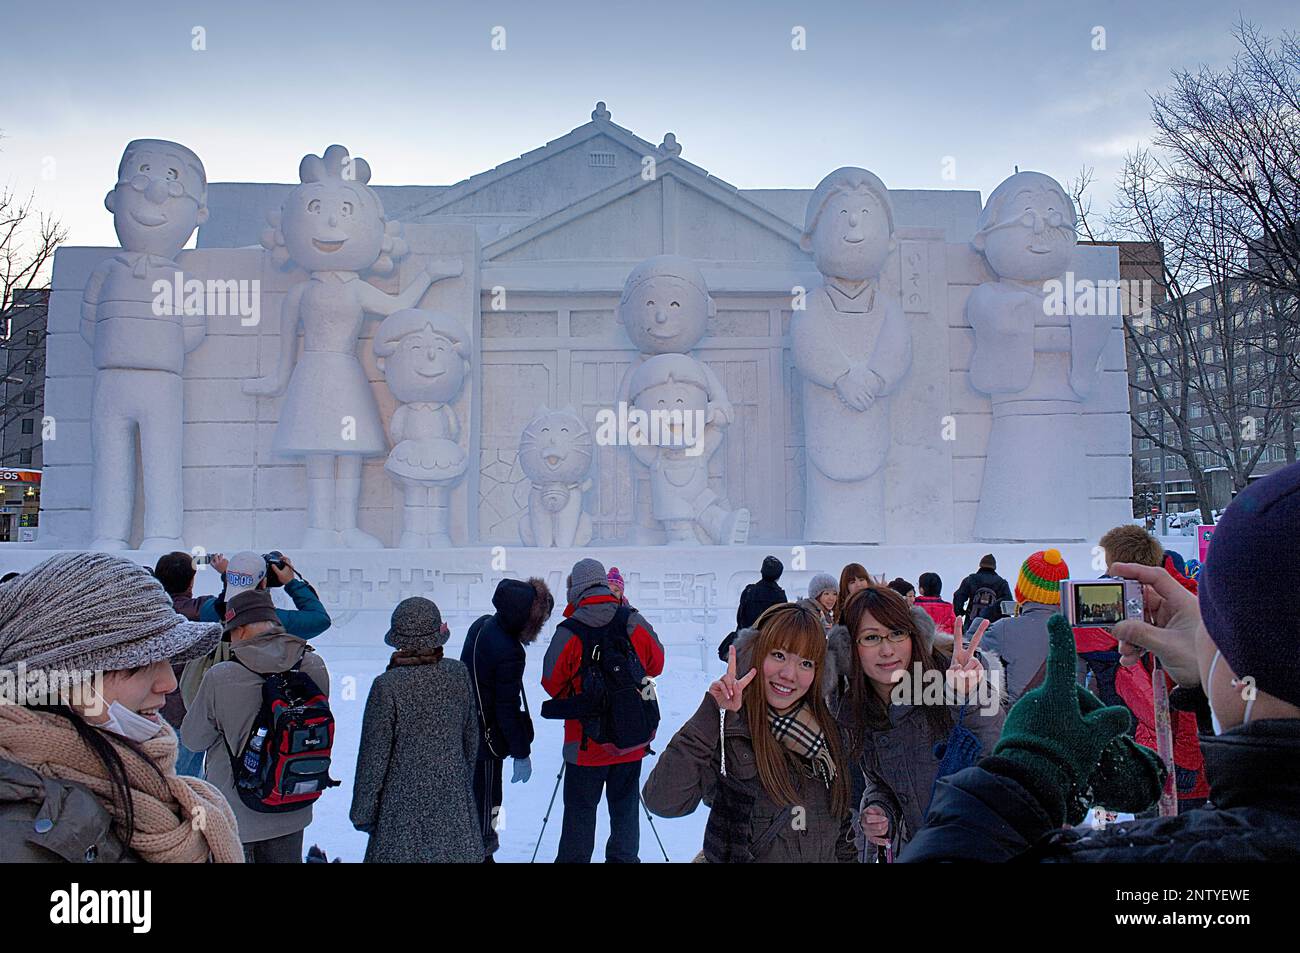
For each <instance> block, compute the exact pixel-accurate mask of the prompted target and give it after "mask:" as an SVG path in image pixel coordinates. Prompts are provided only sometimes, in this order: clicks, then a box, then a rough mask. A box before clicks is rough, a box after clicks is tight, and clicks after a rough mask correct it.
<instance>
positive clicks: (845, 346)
mask: <svg viewBox="0 0 1300 953" xmlns="http://www.w3.org/2000/svg"><path fill="white" fill-rule="evenodd" d="M896 244H897V243H896V240H895V238H894V212H893V207H892V205H891V203H890V199H889V192H888V191H887V190H886V188H885V185H884V183H883V182H881V181H880V179H879V178H877V177H876V176H875V175H873V174H872V173H870V172H868V171H866V170H865V169H857V168H851V167H848V168H842V169H836V170H835V171H834V172H832V173H831V174H830V175H828V176H826V178H824V179H822V181H821V182H820V183H819V184H818V186H817V188H816V189H815V190H814V191H813V194H812V197H811V198H810V199H809V201H808V212H807V216H806V219H805V225H804V233H803V237H802V238H801V239H800V246H801V247H802V248H803V249H804V250H805V251H811V252H812V255H813V261H814V263H815V264H816V265H817V270H818V271H819V272H821V279H822V280H821V283H820V284H819V285H817V286H816V287H813V288H809V289H808V291H807V296H806V300H805V302H804V304H805V307H804V309H802V310H799V309H796V310H795V312H794V315H793V318H792V320H791V323H790V335H791V339H792V342H793V349H794V361H795V366H796V367H798V369H799V372H800V374H801V375H802V376H803V419H804V446H805V452H806V454H807V467H806V468H805V469H806V474H807V476H806V480H807V500H806V503H805V515H804V538H805V539H806V540H808V541H809V542H814V543H880V542H882V541H883V536H884V526H885V519H884V516H885V494H884V476H885V473H884V471H885V462H886V458H887V457H888V455H889V446H890V403H891V401H890V400H889V395H890V394H892V393H893V392H894V390H895V389H896V388H897V387H898V385H899V383H900V382H901V381H902V379H903V378H904V377H905V376H906V374H907V372H908V369H909V368H910V366H911V361H912V340H911V334H910V331H909V328H908V326H907V322H906V320H905V319H904V317H903V312H902V309H901V308H900V307H899V305H898V302H897V301H895V300H893V298H892V297H888V296H886V295H885V294H884V293H882V291H881V288H880V276H881V272H882V270H883V268H884V265H885V261H886V260H887V259H888V258H889V256H890V254H891V253H892V252H893V250H894V248H895V247H896Z"/></svg>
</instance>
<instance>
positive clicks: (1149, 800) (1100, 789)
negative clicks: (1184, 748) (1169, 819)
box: [1079, 688, 1168, 814]
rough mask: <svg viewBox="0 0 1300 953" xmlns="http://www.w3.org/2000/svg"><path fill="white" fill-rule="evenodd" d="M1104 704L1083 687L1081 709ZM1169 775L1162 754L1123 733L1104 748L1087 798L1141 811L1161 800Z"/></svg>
mask: <svg viewBox="0 0 1300 953" xmlns="http://www.w3.org/2000/svg"><path fill="white" fill-rule="evenodd" d="M1102 707H1103V706H1102V703H1101V699H1099V698H1098V697H1097V696H1096V695H1093V694H1092V693H1091V692H1086V691H1084V690H1083V689H1082V688H1080V689H1079V710H1080V711H1082V712H1083V713H1084V714H1085V715H1086V714H1088V713H1089V712H1092V711H1097V710H1099V709H1100V708H1102ZM1167 774H1168V772H1167V771H1166V770H1165V763H1164V762H1163V761H1162V760H1160V755H1158V754H1156V753H1155V752H1154V751H1152V750H1151V749H1150V748H1148V747H1146V746H1144V745H1140V744H1138V743H1137V742H1136V741H1134V740H1133V739H1132V738H1130V737H1129V736H1128V735H1127V734H1123V735H1120V736H1119V737H1118V738H1116V739H1115V740H1113V741H1112V742H1111V743H1110V744H1108V745H1107V746H1106V748H1105V750H1103V751H1102V753H1101V761H1100V762H1099V763H1098V764H1097V768H1096V770H1095V771H1093V772H1092V777H1091V778H1089V779H1088V787H1089V789H1090V790H1089V792H1088V793H1087V794H1085V797H1084V799H1085V800H1087V801H1089V802H1091V804H1094V805H1097V806H1099V807H1104V808H1105V809H1106V810H1108V811H1124V812H1127V813H1129V814H1137V813H1138V812H1139V811H1145V810H1146V809H1147V808H1149V807H1150V806H1151V805H1152V804H1154V803H1155V802H1156V801H1158V800H1160V794H1161V792H1163V790H1164V786H1165V777H1166V775H1167Z"/></svg>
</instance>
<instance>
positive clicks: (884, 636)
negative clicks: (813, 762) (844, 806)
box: [828, 586, 1005, 860]
mask: <svg viewBox="0 0 1300 953" xmlns="http://www.w3.org/2000/svg"><path fill="white" fill-rule="evenodd" d="M976 645H977V643H976V642H975V641H974V640H972V642H971V644H970V645H965V644H962V645H955V644H954V642H953V639H952V636H943V635H939V636H936V634H935V629H934V622H933V620H932V619H930V617H929V616H928V615H926V613H925V612H924V611H923V610H921V609H914V608H909V607H908V605H907V601H906V600H905V599H904V598H903V597H902V596H901V595H899V594H898V593H897V592H895V591H894V590H892V589H889V588H887V587H884V586H872V587H869V588H867V589H863V590H861V591H859V592H857V593H855V594H854V595H853V596H852V597H851V598H850V599H849V600H848V602H847V603H846V604H845V606H844V612H843V616H842V618H841V622H840V624H838V625H836V626H835V627H834V628H832V629H831V634H830V639H829V647H828V651H829V652H831V653H832V655H834V656H835V657H837V658H839V659H840V660H841V661H840V662H839V663H838V666H839V667H842V668H843V669H844V670H845V671H846V672H847V679H846V680H845V681H846V682H847V686H846V687H844V688H843V690H842V691H841V692H839V693H838V695H837V697H835V698H834V699H832V702H831V708H832V710H833V711H834V712H835V713H836V719H837V721H838V722H839V725H840V729H841V731H842V732H843V739H844V746H845V751H846V755H845V757H846V759H847V760H848V762H849V764H850V766H851V768H850V775H851V781H852V785H853V795H852V797H853V803H854V810H855V814H856V818H855V824H854V826H855V829H857V830H859V832H860V836H859V847H860V850H861V853H862V859H864V860H877V859H882V858H881V856H880V855H881V854H884V855H885V857H884V858H883V859H892V856H896V855H897V854H898V851H899V850H901V849H902V846H903V845H904V844H905V843H906V842H907V841H908V839H909V838H910V837H911V835H912V834H914V833H915V832H916V831H918V830H919V829H920V827H921V821H922V819H923V818H924V817H925V812H926V809H927V808H928V807H929V806H930V795H931V789H932V788H933V787H934V783H935V780H936V778H937V777H938V776H939V771H940V766H941V762H940V756H939V754H938V753H936V750H935V746H936V745H938V744H946V743H948V742H949V740H950V739H952V738H953V729H954V726H956V725H957V724H958V722H959V721H960V723H961V725H962V726H963V728H964V729H967V730H969V731H970V732H972V733H973V735H974V739H976V740H977V741H978V749H979V755H981V756H982V755H986V754H988V753H989V752H990V751H992V749H993V745H994V744H995V743H996V742H997V740H998V736H999V734H1001V732H1002V721H1003V718H1004V715H1005V711H1004V707H1003V704H1002V692H1001V683H1002V676H1001V671H1000V667H998V665H997V663H996V661H993V660H991V659H990V658H987V657H986V656H985V655H984V654H983V653H981V652H979V651H978V650H977V649H976ZM966 740H970V739H969V738H967V739H966Z"/></svg>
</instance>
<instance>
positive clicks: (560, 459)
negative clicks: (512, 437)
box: [519, 407, 592, 547]
mask: <svg viewBox="0 0 1300 953" xmlns="http://www.w3.org/2000/svg"><path fill="white" fill-rule="evenodd" d="M591 457H592V442H591V431H590V430H588V429H587V425H586V424H584V423H583V422H582V419H581V418H580V417H579V416H578V414H577V413H576V412H575V411H574V410H573V409H572V408H565V409H564V410H551V409H550V408H549V407H542V408H539V409H538V411H537V414H536V415H535V416H534V417H533V419H532V420H530V421H529V422H528V426H527V427H525V428H524V433H523V436H522V437H520V439H519V465H520V467H522V468H523V471H524V474H525V475H526V476H527V477H528V479H529V480H530V481H531V482H532V489H530V490H529V491H528V516H527V517H526V518H525V519H521V520H520V521H519V538H520V540H522V541H523V543H524V545H525V546H542V547H548V546H559V547H567V546H586V545H587V543H589V542H591V517H590V516H588V515H587V514H586V513H585V512H583V509H582V495H583V493H585V492H586V491H587V490H589V489H591V480H589V479H587V472H588V471H589V470H590V469H591Z"/></svg>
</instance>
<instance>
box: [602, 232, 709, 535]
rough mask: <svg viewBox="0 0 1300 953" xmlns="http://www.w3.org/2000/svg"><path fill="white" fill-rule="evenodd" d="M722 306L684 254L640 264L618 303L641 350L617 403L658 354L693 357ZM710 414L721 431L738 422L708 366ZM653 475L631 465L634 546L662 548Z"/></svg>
mask: <svg viewBox="0 0 1300 953" xmlns="http://www.w3.org/2000/svg"><path fill="white" fill-rule="evenodd" d="M716 313H717V306H716V305H715V304H714V301H713V298H712V297H710V295H709V288H708V285H707V284H705V281H704V275H703V274H702V273H701V272H700V269H699V268H698V267H697V266H696V264H695V262H693V261H691V260H690V259H689V258H683V257H682V256H680V255H657V256H655V257H653V258H647V259H646V260H645V261H643V262H641V263H640V264H639V265H637V266H636V267H635V268H633V269H632V272H631V273H630V274H629V275H628V276H627V281H626V282H624V284H623V294H622V297H621V298H620V299H619V302H618V315H619V320H620V321H622V323H623V327H624V328H625V329H626V331H627V335H628V337H629V338H630V339H631V340H632V343H633V344H634V345H635V346H636V348H637V352H638V353H637V355H636V357H634V358H633V360H632V363H631V365H630V366H629V367H628V369H627V372H626V373H625V374H624V375H623V380H622V381H621V382H620V384H619V388H618V401H619V402H621V403H627V402H628V385H629V384H630V383H631V380H632V375H633V374H635V373H636V370H637V368H638V367H640V366H641V365H642V364H643V363H645V362H646V361H648V360H649V359H650V358H652V357H655V356H656V355H659V354H689V353H690V352H691V350H692V348H694V347H695V346H696V345H697V344H699V343H700V341H701V340H702V339H703V338H704V332H705V330H706V329H707V328H708V322H709V318H711V317H713V316H714V315H715V314H716ZM701 366H702V367H703V368H704V375H705V379H706V380H707V381H708V387H709V394H708V397H709V407H708V416H709V418H710V422H711V423H712V424H715V425H716V426H718V427H726V426H727V425H728V424H730V423H731V422H732V421H733V420H734V414H733V412H732V408H731V403H730V402H729V401H728V400H727V392H726V391H725V390H724V389H723V387H722V382H721V381H719V380H718V377H717V375H716V374H714V373H713V370H712V369H711V368H709V367H708V366H707V365H701ZM650 496H651V492H650V481H649V474H648V473H647V471H646V470H645V468H644V467H643V466H642V465H641V464H640V462H639V461H637V460H636V459H635V457H634V458H633V464H632V509H633V515H634V519H633V529H632V542H636V543H640V544H642V545H648V544H659V543H663V542H664V540H665V537H664V533H663V530H662V528H661V527H660V526H659V522H658V521H657V520H656V519H655V518H654V515H653V514H652V513H651V509H652V508H651V505H650Z"/></svg>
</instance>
